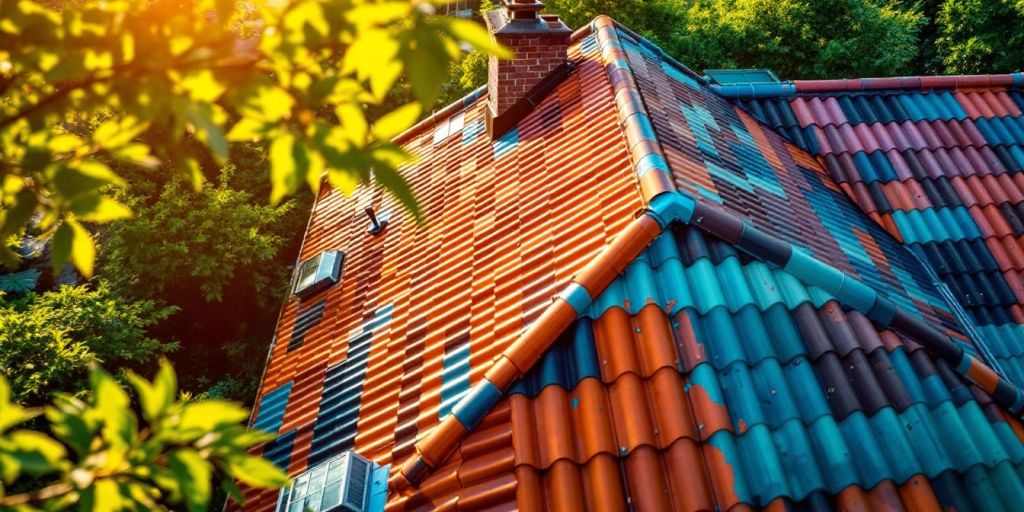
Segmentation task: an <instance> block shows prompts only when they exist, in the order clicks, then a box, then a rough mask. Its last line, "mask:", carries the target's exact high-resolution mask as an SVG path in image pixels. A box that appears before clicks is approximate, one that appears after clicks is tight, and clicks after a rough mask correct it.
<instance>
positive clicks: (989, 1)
mask: <svg viewBox="0 0 1024 512" xmlns="http://www.w3.org/2000/svg"><path fill="white" fill-rule="evenodd" d="M936 21H937V25H938V35H937V37H936V39H935V46H936V49H937V53H938V56H937V57H938V59H939V60H940V61H941V65H942V71H944V72H946V73H997V72H1002V73H1006V72H1010V71H1017V70H1020V69H1021V66H1022V65H1024V1H1022V0H946V1H945V2H943V4H942V8H941V10H940V11H939V13H938V17H937V20H936Z"/></svg>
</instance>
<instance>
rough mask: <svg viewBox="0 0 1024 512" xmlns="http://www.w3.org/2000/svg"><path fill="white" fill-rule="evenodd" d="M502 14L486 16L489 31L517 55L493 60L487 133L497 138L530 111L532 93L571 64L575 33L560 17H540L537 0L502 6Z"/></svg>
mask: <svg viewBox="0 0 1024 512" xmlns="http://www.w3.org/2000/svg"><path fill="white" fill-rule="evenodd" d="M502 1H503V3H504V8H503V9H495V10H493V11H490V12H488V13H487V14H486V15H485V16H484V19H485V20H486V21H487V28H488V29H490V31H491V34H493V35H494V38H495V39H496V40H497V41H498V42H499V43H501V44H503V45H505V46H507V47H508V48H510V49H512V51H514V52H515V57H514V58H513V59H510V60H501V59H498V58H497V57H495V56H493V55H492V56H491V57H490V60H489V61H488V66H487V68H488V69H487V97H488V107H489V115H488V128H489V130H490V132H491V136H492V137H495V138H496V137H499V136H501V135H502V134H503V133H504V132H505V131H507V130H508V129H509V128H511V127H512V126H515V124H516V123H517V122H518V121H519V120H520V119H521V118H522V116H524V115H526V113H528V112H529V111H530V109H532V107H533V105H532V100H533V99H534V98H531V96H532V94H531V93H536V92H538V91H536V89H540V88H543V87H544V86H543V85H541V82H542V81H543V80H544V78H547V77H548V76H549V75H552V74H556V73H553V72H554V71H556V70H559V69H560V68H561V69H565V68H566V66H567V63H568V50H569V39H570V37H571V36H572V31H571V30H569V27H566V26H565V24H564V23H562V21H561V20H560V19H558V15H547V14H540V11H541V9H543V8H544V4H542V3H540V2H538V1H536V0H502Z"/></svg>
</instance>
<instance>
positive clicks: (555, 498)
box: [247, 18, 1024, 510]
mask: <svg viewBox="0 0 1024 512" xmlns="http://www.w3.org/2000/svg"><path fill="white" fill-rule="evenodd" d="M570 57H571V58H572V59H573V60H574V61H575V62H576V64H577V65H576V67H575V69H574V70H573V72H572V73H571V74H570V75H569V76H568V77H567V78H566V79H565V80H564V81H563V82H562V83H561V84H559V85H558V86H557V87H556V88H555V89H554V90H553V91H551V92H550V93H548V94H547V95H546V97H545V98H543V100H542V101H541V102H540V103H539V104H538V105H537V106H536V108H535V109H534V110H533V111H532V112H531V113H530V114H529V115H528V116H526V117H525V118H524V119H523V120H522V121H521V122H520V123H519V124H518V126H517V127H515V128H514V129H513V130H511V131H510V132H508V133H507V134H506V135H504V136H503V137H502V138H501V139H500V140H497V141H491V140H490V137H489V136H488V135H487V134H486V131H485V130H484V129H483V126H484V123H483V121H484V110H485V108H486V101H487V100H486V98H485V97H482V96H481V95H480V94H479V93H477V94H474V95H472V96H470V97H469V98H467V99H466V100H464V101H462V102H459V103H457V104H455V105H453V106H452V107H449V108H447V109H445V110H444V111H442V112H441V113H440V114H438V115H435V116H433V117H431V118H429V119H428V120H427V121H425V122H424V124H423V125H421V126H420V127H418V128H416V129H414V130H413V131H412V132H410V133H409V134H407V135H404V136H403V137H402V138H401V139H400V140H401V141H402V144H403V145H404V146H405V147H406V148H407V149H409V150H411V151H412V152H413V153H414V154H415V155H416V156H417V161H416V162H415V163H412V164H410V165H408V166H406V167H405V168H404V169H403V171H402V172H403V175H404V176H405V177H406V179H407V180H408V181H409V182H410V184H411V185H412V187H413V189H414V191H415V192H416V194H417V197H418V198H419V201H420V203H421V205H422V209H423V212H424V214H425V217H426V219H427V221H426V223H425V224H422V225H417V224H416V223H415V222H413V221H412V219H411V218H409V216H408V215H406V214H405V213H403V211H402V210H401V209H400V208H399V207H398V206H397V204H396V203H395V201H394V200H393V199H392V198H390V197H388V196H383V195H382V194H381V192H380V191H379V190H378V189H376V188H375V187H366V186H364V187H361V188H360V189H359V190H358V191H357V192H356V193H355V194H354V195H353V196H352V197H350V198H346V197H343V196H341V195H338V194H337V193H335V192H333V191H331V190H329V188H328V187H324V189H323V191H322V192H321V194H320V197H318V199H317V203H316V205H315V206H314V209H313V212H312V218H311V221H310V226H309V229H308V232H307V235H306V239H305V243H304V246H303V249H302V257H304V258H305V257H309V256H312V255H314V254H316V253H318V252H320V251H322V250H327V249H341V250H344V251H346V254H347V257H348V259H347V262H346V266H347V268H346V269H345V271H344V275H343V278H342V282H341V283H340V284H339V285H337V286H335V287H333V288H331V289H329V290H327V291H325V292H323V293H322V294H321V295H320V296H318V297H316V298H315V299H314V300H322V301H323V304H324V306H323V308H324V314H323V319H322V320H321V321H320V323H319V324H316V325H315V326H306V327H301V326H302V325H305V324H302V323H300V322H298V320H299V319H300V317H302V313H301V312H300V311H306V310H307V308H308V307H309V304H305V303H304V304H299V303H297V302H296V301H295V300H294V299H292V300H290V301H289V302H288V303H287V304H285V306H284V308H283V310H282V315H281V320H280V322H279V328H278V335H277V338H276V343H275V345H274V346H273V347H272V349H271V354H270V359H269V363H268V369H267V374H266V377H265V379H264V383H263V385H262V388H261V395H260V396H261V406H260V408H259V409H260V410H257V412H256V418H257V423H259V424H261V425H273V424H276V422H277V419H276V418H277V417H278V416H279V415H280V417H281V420H280V421H281V426H280V427H279V434H280V435H279V438H278V439H277V440H275V441H274V442H272V443H270V444H268V445H267V446H266V447H265V448H264V452H263V453H264V455H265V456H267V457H268V458H271V459H273V460H275V461H280V462H279V463H282V464H283V463H285V462H284V461H285V460H287V465H288V469H289V472H290V473H292V474H296V473H298V472H301V471H302V470H304V469H305V468H306V467H307V466H308V465H309V464H311V463H315V462H316V461H317V460H322V459H323V458H324V457H326V456H328V455H330V454H333V453H338V452H339V451H341V450H344V449H349V448H354V449H356V450H357V451H359V452H360V453H362V454H363V455H365V456H368V457H370V458H372V459H373V460H374V461H375V462H376V463H378V464H392V465H391V469H390V472H391V476H392V479H393V482H397V483H399V484H400V483H401V482H403V481H404V482H405V483H406V484H411V485H396V486H395V487H394V488H393V489H392V490H391V492H390V494H389V496H388V504H387V509H388V510H513V509H521V510H583V509H602V510H626V509H628V508H632V509H637V510H749V509H753V508H766V509H779V510H789V509H802V510H803V509H806V510H831V509H836V508H840V507H841V508H844V509H848V510H858V509H863V510H880V509H891V510H904V509H906V510H928V509H938V508H939V507H943V508H949V507H954V508H955V507H965V506H967V507H969V506H971V505H973V506H976V507H979V508H981V509H1006V508H1011V507H1013V506H1014V505H1016V504H1017V503H1019V502H1020V501H1021V500H1024V483H1022V482H1021V477H1020V476H1019V475H1020V474H1021V470H1022V469H1024V468H1022V465H1024V444H1022V442H1021V435H1022V432H1024V429H1022V428H1021V427H1020V424H1019V423H1018V422H1017V421H1016V419H1014V418H1012V417H1009V416H1008V415H1007V414H1006V413H1005V412H1004V411H1003V410H1002V409H1000V408H999V407H1000V406H997V405H996V404H997V403H1001V404H1003V405H1004V406H1006V407H1010V406H1011V405H1015V404H1007V400H1011V399H1012V398H1013V397H1014V396H1017V397H1019V395H1016V394H1015V393H1019V392H1018V391H1017V390H1016V388H1015V387H1012V385H1010V384H1008V383H1007V381H1006V380H1004V379H1001V378H999V377H997V376H996V374H995V373H992V372H991V371H990V370H988V369H987V367H985V366H984V365H982V364H981V363H980V362H979V359H978V358H977V357H975V354H977V350H976V349H977V347H976V346H975V345H973V343H976V342H977V340H978V339H979V338H978V337H977V336H976V335H975V334H974V333H969V334H972V335H971V336H967V335H966V334H965V333H964V332H965V330H967V329H968V328H970V329H973V330H974V331H976V332H981V333H982V334H983V335H984V337H985V338H986V339H989V340H993V341H992V342H990V343H988V344H986V346H987V347H988V349H989V350H990V351H991V353H992V354H993V355H994V356H995V359H996V360H997V361H998V362H999V363H1000V365H1001V366H1002V367H1003V368H1005V369H1007V370H1006V375H1007V376H1008V377H1009V379H1010V380H1011V381H1014V382H1018V383H1022V382H1024V346H1022V345H1021V344H1020V343H1019V340H1020V339H1021V334H1022V331H1019V330H1018V329H1020V326H1019V325H1018V322H1022V321H1024V309H1022V308H1021V306H1022V304H1024V302H1022V297H1024V279H1022V276H1024V250H1022V247H1024V245H1022V240H1024V233H1022V232H1021V231H1024V208H1017V206H1018V205H1017V204H1016V202H1017V201H1018V200H1020V199H1022V198H1024V192H1022V191H1024V178H1022V177H1021V176H1022V175H1021V174H1020V171H1024V150H1022V149H1021V147H1020V146H1022V145H1024V140H1021V139H1020V138H1017V137H1018V135H1019V136H1021V137H1024V123H1019V122H1018V121H1017V120H1016V118H1017V117H1019V116H1020V115H1021V114H1020V108H1019V105H1021V104H1024V98H1022V97H1021V96H1020V94H1019V93H1018V91H1016V90H1013V89H1005V87H1006V86H1008V85H1011V84H1012V83H1013V78H1012V77H1011V78H1006V77H1003V76H993V77H957V78H950V79H948V80H947V79H943V80H939V79H930V78H928V79H926V78H912V79H893V80H883V79H865V80H854V81H848V82H843V84H844V88H845V89H849V91H848V92H847V91H844V92H841V93H840V92H834V91H831V90H829V88H830V87H834V86H835V84H832V83H828V82H820V83H818V82H815V83H806V82H805V83H799V84H797V86H796V87H795V88H793V89H794V90H797V91H799V90H804V91H808V90H811V89H814V90H817V91H821V92H817V93H808V92H803V93H798V94H797V95H796V96H793V97H792V98H789V99H788V100H787V99H785V98H764V99H757V100H750V101H746V100H745V101H743V102H741V103H740V104H739V105H737V104H736V103H733V102H730V101H729V100H727V99H726V98H724V97H723V96H720V95H718V94H715V92H713V91H712V90H711V89H710V88H709V87H707V86H705V85H702V83H701V82H700V81H699V80H698V79H697V78H696V76H695V75H693V74H692V72H690V71H689V70H687V69H685V68H684V67H682V66H681V65H679V64H678V63H677V62H675V61H674V60H671V59H670V58H669V57H667V56H666V55H664V53H663V52H661V51H660V50H658V49H657V48H656V47H654V46H653V45H652V44H651V43H649V42H647V41H644V40H642V39H641V38H639V36H637V35H636V34H634V33H632V32H631V31H629V30H628V29H626V28H624V27H620V26H617V25H615V24H614V23H612V22H611V21H610V20H608V19H607V18H599V19H598V20H596V21H595V22H594V24H592V26H591V27H589V29H587V30H583V31H580V32H578V33H577V35H576V36H575V39H574V43H573V45H572V46H571V47H570ZM926 82H927V83H929V84H939V86H941V87H957V86H967V85H970V86H971V87H985V88H983V89H971V90H966V89H964V90H957V91H956V92H955V94H954V93H951V92H950V91H946V90H942V91H932V92H929V91H908V90H904V89H899V90H895V91H890V90H886V89H882V87H900V88H903V87H908V86H909V85H908V84H912V85H913V86H914V87H920V86H921V84H923V83H926ZM947 82H948V83H947ZM1018 86H1019V84H1018ZM773 128H774V130H773ZM676 188H678V190H679V191H680V193H681V195H679V194H677V193H676V192H675V189H676ZM677 196H678V197H683V198H685V199H680V201H684V202H683V203H682V204H683V205H684V206H685V207H688V208H691V211H690V213H692V214H693V218H688V217H685V216H684V218H682V220H686V221H689V222H691V224H692V225H691V226H690V227H681V226H678V225H675V224H673V225H672V226H667V224H668V222H667V221H665V219H662V218H661V217H658V215H661V214H663V213H664V212H663V211H662V210H660V209H659V208H661V206H657V205H654V202H656V201H658V200H659V197H660V198H661V199H664V198H666V197H677ZM687 201H688V202H687ZM368 205H373V206H374V207H375V208H377V210H378V211H379V212H382V213H385V214H389V215H390V217H391V218H390V224H389V227H388V229H387V231H386V232H385V233H384V234H383V235H382V236H380V237H372V236H370V235H369V234H367V233H366V226H367V221H366V219H365V217H364V216H363V215H362V213H361V212H362V207H365V206H368ZM686 205H688V206H686ZM643 206H647V207H648V209H647V210H646V211H645V213H643V214H642V215H641V216H640V217H638V218H635V217H634V213H635V212H637V211H638V210H640V209H641V208H642V207H643ZM677 206H678V205H677ZM684 206H680V207H684ZM858 207H859V208H858ZM669 220H671V219H669ZM663 230H664V232H663V233H661V234H660V235H658V233H659V232H661V231H663ZM656 235H658V236H657V237H656V238H655V236H656ZM652 238H653V242H652ZM904 244H906V245H910V246H911V247H916V248H920V250H921V251H923V252H922V254H923V257H924V258H925V261H928V262H929V263H930V264H931V266H932V267H933V268H934V269H937V272H936V275H937V276H938V278H941V279H943V280H944V282H945V283H946V284H947V285H948V286H949V288H950V290H952V291H951V292H950V294H951V296H952V297H953V299H952V300H958V301H959V303H960V305H961V306H962V307H964V308H965V309H966V315H968V316H967V317H966V318H967V320H969V321H970V322H969V323H968V324H965V323H964V321H963V320H964V319H963V318H961V317H960V316H957V314H956V311H955V308H954V307H953V305H952V304H951V303H950V302H947V300H949V297H950V296H949V295H944V294H943V293H941V291H940V289H939V288H938V287H937V286H936V285H935V282H934V281H933V277H932V275H931V274H929V273H928V272H926V271H925V269H924V268H923V267H922V265H921V263H920V261H919V260H917V259H916V258H915V257H914V256H912V255H911V254H910V253H908V252H907V251H906V250H905V248H904ZM739 248H742V249H739ZM781 267H785V268H781ZM834 279H838V281H833V280H834ZM808 282H814V283H815V284H817V285H819V286H820V287H816V286H811V285H808V284H807V283H808ZM826 288H827V289H829V290H831V291H826V290H825V289H826ZM556 295H557V296H558V298H556V299H554V300H553V299H552V297H553V296H556ZM311 303H312V302H311ZM308 323H309V322H306V324H308ZM296 324H299V325H300V329H299V330H300V331H302V335H301V337H302V341H301V344H299V343H291V341H292V339H293V338H295V335H294V332H295V329H296ZM910 337H914V338H916V339H917V341H913V340H911V339H910ZM289 344H291V345H292V348H291V350H288V345H289ZM937 351H938V352H937ZM950 354H956V357H958V358H959V359H956V360H955V361H950V359H949V357H950ZM960 356H962V358H960ZM978 357H981V356H978ZM520 373H522V374H523V375H520ZM965 374H966V375H968V376H973V378H974V379H975V381H976V382H978V383H979V385H981V386H982V387H983V388H984V391H983V390H982V389H981V388H979V387H978V386H974V385H970V384H967V383H966V382H965V381H964V380H963V377H962V375H965ZM288 386H290V387H288ZM285 388H287V389H290V391H289V392H288V396H287V398H286V399H284V400H282V399H281V398H280V397H281V395H282V394H283V392H282V391H279V390H280V389H285ZM275 390H277V391H275ZM275 392H276V393H277V394H276V395H275V394H273V393H275ZM993 396H995V397H996V398H997V399H998V400H997V401H994V400H993V398H992V397H993ZM264 402H265V404H264ZM278 402H284V405H283V407H282V406H281V405H280V404H278ZM279 409H280V410H279ZM1018 409H1019V407H1018ZM1018 409H1014V410H1018ZM281 410H283V413H282V412H281ZM452 411H454V412H452ZM261 418H266V419H261ZM466 418H471V419H472V421H468V420H467V419H466ZM272 420H273V421H272ZM477 420H479V422H477ZM247 494H248V495H249V496H251V497H252V498H253V500H252V501H251V502H250V505H249V506H248V507H247V509H251V510H269V509H271V508H273V505H274V502H275V499H274V494H273V493H254V492H252V491H247Z"/></svg>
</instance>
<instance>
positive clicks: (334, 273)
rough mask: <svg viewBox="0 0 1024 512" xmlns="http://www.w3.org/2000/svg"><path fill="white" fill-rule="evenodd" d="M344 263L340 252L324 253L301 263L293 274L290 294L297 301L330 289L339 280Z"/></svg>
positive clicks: (343, 257) (343, 256)
mask: <svg viewBox="0 0 1024 512" xmlns="http://www.w3.org/2000/svg"><path fill="white" fill-rule="evenodd" d="M344 262H345V253H343V252H341V251H324V252H322V253H320V254H317V255H316V256H313V257H312V258H310V259H308V260H306V261H303V262H302V263H300V264H299V268H298V269H297V271H296V273H295V283H294V284H293V285H292V293H294V294H295V295H296V296H297V297H298V298H299V299H306V298H308V297H310V296H312V295H314V294H316V293H317V292H320V291H322V290H324V289H326V288H329V287H331V286H332V285H334V284H335V283H337V282H338V280H339V279H340V278H341V266H342V264H343V263H344Z"/></svg>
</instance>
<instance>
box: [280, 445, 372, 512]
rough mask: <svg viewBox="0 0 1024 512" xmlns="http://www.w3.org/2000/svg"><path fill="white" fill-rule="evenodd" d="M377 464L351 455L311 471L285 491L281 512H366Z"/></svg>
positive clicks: (301, 476) (299, 477)
mask: <svg viewBox="0 0 1024 512" xmlns="http://www.w3.org/2000/svg"><path fill="white" fill-rule="evenodd" d="M372 471H373V464H372V463H371V462H370V461H368V460H366V459H364V458H363V457H361V456H360V455H359V454H357V453H355V452H352V451H347V452H344V453H342V454H341V455H339V456H337V457H334V458H332V459H330V460H328V461H325V462H324V463H322V464H320V465H317V466H315V467H313V468H312V469H310V470H307V471H306V472H305V473H303V474H301V475H299V476H298V477H296V478H295V479H294V480H292V485H291V486H290V487H287V488H285V489H284V490H282V491H281V496H280V498H279V499H278V502H277V512H342V511H348V512H363V511H365V510H367V508H368V507H367V499H366V498H367V494H368V492H369V485H370V476H371V473H372Z"/></svg>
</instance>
